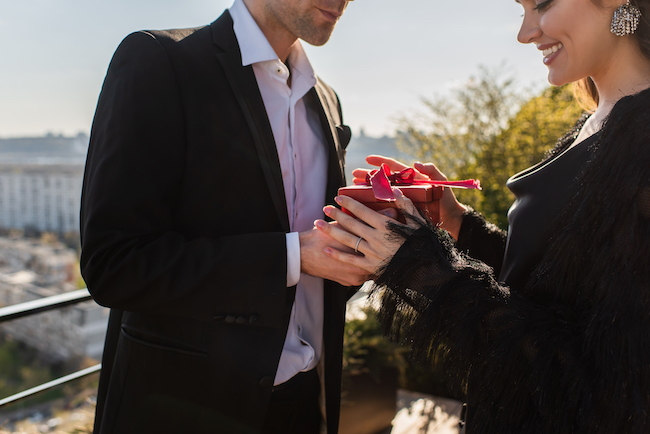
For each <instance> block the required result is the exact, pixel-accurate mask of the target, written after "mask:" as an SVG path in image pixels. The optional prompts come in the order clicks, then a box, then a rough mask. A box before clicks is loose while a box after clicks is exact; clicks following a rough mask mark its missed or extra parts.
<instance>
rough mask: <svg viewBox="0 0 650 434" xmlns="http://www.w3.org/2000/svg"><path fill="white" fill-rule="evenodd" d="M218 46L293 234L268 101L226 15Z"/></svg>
mask: <svg viewBox="0 0 650 434" xmlns="http://www.w3.org/2000/svg"><path fill="white" fill-rule="evenodd" d="M210 27H211V29H212V37H213V42H214V44H215V45H216V46H217V47H219V51H218V52H217V54H216V56H217V59H218V60H219V63H220V64H221V66H222V67H223V69H224V71H225V73H226V77H227V78H228V82H229V84H230V86H231V88H232V91H233V93H234V94H235V97H236V99H237V102H238V104H239V107H240V108H241V110H242V113H243V115H244V118H245V119H246V123H247V125H248V128H249V129H250V132H251V134H252V136H253V141H254V142H255V148H256V150H257V153H258V155H259V158H260V163H261V165H262V170H263V171H264V176H265V177H266V181H267V186H268V188H269V190H270V193H271V197H272V198H273V203H274V205H275V210H276V212H277V213H278V217H279V218H280V221H281V222H282V224H283V227H284V230H285V231H286V232H289V231H290V228H289V217H288V215H287V204H286V198H285V195H284V185H283V182H282V172H281V169H280V161H279V159H278V152H277V148H276V145H275V140H274V139H273V130H272V129H271V124H270V123H269V120H268V116H267V114H266V109H265V107H264V101H263V100H262V96H261V94H260V92H259V88H258V86H257V81H256V79H255V73H254V72H253V68H252V66H246V67H244V66H242V62H241V52H240V49H239V45H238V44H237V39H236V38H235V34H234V32H233V29H232V18H231V17H230V13H229V12H228V11H226V12H224V13H223V14H222V15H221V17H219V18H218V19H217V20H216V21H215V22H213V23H212V24H211V26H210Z"/></svg>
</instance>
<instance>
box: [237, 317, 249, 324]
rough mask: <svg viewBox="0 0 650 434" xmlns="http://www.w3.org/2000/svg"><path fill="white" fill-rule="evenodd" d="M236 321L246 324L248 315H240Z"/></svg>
mask: <svg viewBox="0 0 650 434" xmlns="http://www.w3.org/2000/svg"><path fill="white" fill-rule="evenodd" d="M235 322H236V323H237V324H246V323H247V322H248V321H247V320H246V317H244V316H240V317H238V318H237V320H236V321H235Z"/></svg>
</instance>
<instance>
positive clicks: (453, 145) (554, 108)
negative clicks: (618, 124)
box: [398, 67, 582, 228]
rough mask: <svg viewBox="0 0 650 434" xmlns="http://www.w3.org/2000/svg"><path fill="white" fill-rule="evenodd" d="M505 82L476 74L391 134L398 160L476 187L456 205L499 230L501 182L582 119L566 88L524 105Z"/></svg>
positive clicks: (504, 202) (503, 205)
mask: <svg viewBox="0 0 650 434" xmlns="http://www.w3.org/2000/svg"><path fill="white" fill-rule="evenodd" d="M504 75H505V74H504V72H503V68H500V69H497V70H495V71H490V70H488V69H487V68H485V67H481V68H480V71H479V76H478V77H477V78H476V77H473V78H471V79H470V80H469V82H468V83H466V85H465V86H464V87H462V88H459V89H456V90H454V91H452V92H451V94H450V96H448V97H436V98H434V99H423V104H424V105H425V107H426V112H425V113H424V114H420V115H419V116H417V117H410V118H402V119H401V120H400V133H399V134H398V146H399V147H400V149H401V150H402V151H403V152H405V153H407V154H409V155H413V157H414V158H415V159H417V160H420V161H431V162H433V163H435V164H436V166H437V167H438V168H439V169H440V170H441V171H442V172H444V173H445V174H446V175H447V176H448V177H449V178H450V179H465V178H478V179H480V180H481V184H482V186H483V190H482V191H456V193H457V195H458V198H459V200H460V201H461V202H463V203H466V204H468V205H470V206H472V207H474V208H475V209H476V210H477V211H479V212H481V213H482V214H484V215H485V216H486V217H487V218H488V220H490V221H492V222H494V223H495V224H498V225H499V226H500V227H502V228H505V227H506V226H507V218H506V214H507V210H508V208H509V207H510V204H511V203H512V201H513V199H514V197H513V196H512V194H511V193H510V191H509V190H508V189H507V188H506V186H505V182H506V180H507V179H508V178H509V177H510V176H512V175H514V174H515V173H517V172H520V171H522V170H524V169H525V168H527V167H529V166H531V165H533V164H535V163H537V162H539V161H540V160H541V158H542V157H543V155H544V153H545V152H546V151H547V150H548V149H550V148H552V146H553V145H554V144H555V142H556V141H557V139H558V138H559V137H560V136H562V134H563V133H564V132H565V131H566V130H567V129H569V128H570V127H571V126H572V125H573V124H574V123H575V121H576V120H577V118H578V117H579V115H580V113H581V111H582V110H581V109H580V107H579V106H578V104H577V103H575V102H574V100H573V96H572V94H571V91H570V90H569V88H568V87H566V86H564V87H560V88H553V87H551V88H548V89H546V90H545V91H544V92H542V93H541V95H539V96H536V97H533V98H526V96H525V93H524V95H522V92H521V91H517V89H516V87H515V84H514V81H513V80H512V79H511V78H508V77H505V78H504Z"/></svg>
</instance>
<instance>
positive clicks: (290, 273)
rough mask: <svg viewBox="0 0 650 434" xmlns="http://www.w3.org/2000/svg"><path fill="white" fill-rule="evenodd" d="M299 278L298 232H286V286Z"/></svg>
mask: <svg viewBox="0 0 650 434" xmlns="http://www.w3.org/2000/svg"><path fill="white" fill-rule="evenodd" d="M299 280H300V238H299V236H298V232H291V233H288V234H287V288H289V287H291V286H294V285H297V284H298V281H299Z"/></svg>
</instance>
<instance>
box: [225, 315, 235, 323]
mask: <svg viewBox="0 0 650 434" xmlns="http://www.w3.org/2000/svg"><path fill="white" fill-rule="evenodd" d="M235 319H236V318H235V317H234V316H232V315H226V319H225V321H226V322H227V323H228V324H232V323H234V322H235Z"/></svg>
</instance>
